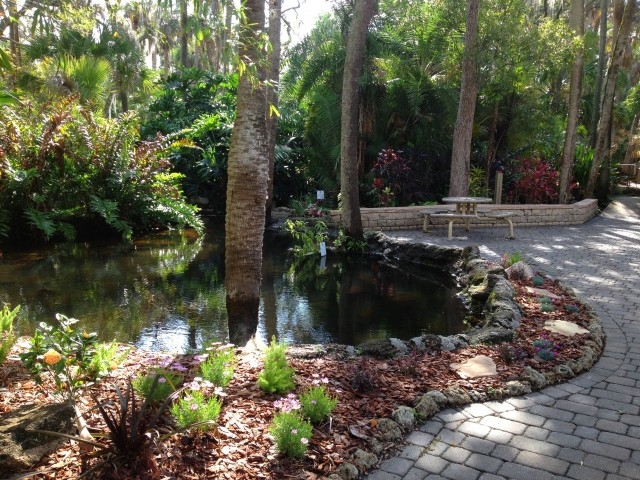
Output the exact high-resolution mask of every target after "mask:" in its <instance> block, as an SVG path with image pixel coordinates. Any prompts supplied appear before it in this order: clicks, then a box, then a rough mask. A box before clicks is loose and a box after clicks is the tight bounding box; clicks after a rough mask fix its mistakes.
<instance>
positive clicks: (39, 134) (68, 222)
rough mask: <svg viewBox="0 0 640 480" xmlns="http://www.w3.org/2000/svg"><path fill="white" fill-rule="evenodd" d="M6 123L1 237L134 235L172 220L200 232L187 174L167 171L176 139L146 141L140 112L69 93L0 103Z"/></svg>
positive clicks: (0, 140) (0, 156)
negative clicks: (105, 108) (13, 105)
mask: <svg viewBox="0 0 640 480" xmlns="http://www.w3.org/2000/svg"><path fill="white" fill-rule="evenodd" d="M36 108H38V109H39V111H38V110H36ZM36 112H38V113H36ZM0 125H1V127H0V165H1V167H2V176H0V236H1V237H5V238H6V237H8V236H9V235H11V238H12V240H17V239H22V240H34V239H35V240H40V239H51V238H54V237H61V238H65V239H73V238H75V237H76V233H77V231H78V230H79V229H80V230H81V231H82V232H87V231H88V232H91V231H92V230H94V233H98V232H103V233H105V232H107V233H108V232H110V231H111V232H117V233H119V234H120V235H121V236H122V237H123V238H125V239H129V238H131V237H132V235H133V234H134V233H140V232H144V231H149V230H151V229H154V228H158V227H165V226H167V225H178V226H191V227H193V228H195V229H197V230H200V231H201V230H202V228H203V224H202V221H201V219H200V218H199V217H198V215H197V210H196V208H194V207H193V206H191V205H189V204H187V203H186V201H185V199H184V197H183V196H182V193H181V190H180V180H181V175H180V174H177V173H172V172H171V171H170V169H169V167H170V164H169V162H168V159H167V158H168V154H169V152H170V149H171V141H170V139H169V138H168V137H163V136H157V137H156V138H154V139H153V140H148V141H141V140H140V137H139V125H138V119H137V116H136V115H135V114H134V113H127V114H124V115H121V116H120V117H118V118H117V119H104V118H100V117H99V116H96V115H94V114H93V113H92V112H91V111H90V110H87V109H85V108H84V107H83V106H82V105H80V103H79V102H78V99H77V98H76V97H69V98H65V99H62V100H59V101H56V102H53V103H50V104H44V105H40V106H36V105H33V104H31V103H29V102H24V103H23V104H22V105H21V108H20V109H10V108H7V107H5V108H2V109H0Z"/></svg>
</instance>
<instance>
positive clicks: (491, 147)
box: [484, 102, 500, 186]
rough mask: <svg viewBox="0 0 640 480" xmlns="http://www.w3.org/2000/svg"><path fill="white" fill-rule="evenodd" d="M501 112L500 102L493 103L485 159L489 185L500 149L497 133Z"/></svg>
mask: <svg viewBox="0 0 640 480" xmlns="http://www.w3.org/2000/svg"><path fill="white" fill-rule="evenodd" d="M499 113H500V103H499V102H496V103H495V104H494V105H493V112H492V114H491V126H490V127H489V139H488V141H487V143H488V145H487V157H486V158H485V161H484V169H485V172H486V182H487V186H488V185H489V180H490V177H491V164H492V163H493V160H494V159H495V157H496V152H497V151H498V144H497V142H496V133H497V130H498V119H499Z"/></svg>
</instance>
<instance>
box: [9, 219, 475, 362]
mask: <svg viewBox="0 0 640 480" xmlns="http://www.w3.org/2000/svg"><path fill="white" fill-rule="evenodd" d="M456 293H457V289H456V285H455V281H454V279H453V278H452V277H451V275H449V274H447V273H444V272H441V271H438V270H433V271H432V270H428V269H426V270H425V269H420V270H419V271H417V272H413V273H410V272H408V271H405V269H404V268H403V270H402V271H401V270H399V269H397V268H393V267H390V266H388V265H385V264H384V263H381V262H380V261H378V260H376V259H373V258H370V257H360V258H356V259H354V258H349V259H347V258H344V257H342V256H338V255H332V254H331V253H330V254H329V255H328V256H327V257H326V258H325V259H321V258H319V256H318V257H313V258H306V259H305V260H304V261H300V260H295V259H294V257H293V256H292V255H291V254H290V253H289V252H288V251H287V245H286V244H285V243H284V242H283V240H282V239H281V238H280V239H278V238H275V237H273V238H272V237H269V236H268V237H267V238H266V239H265V253H264V264H263V282H262V291H261V301H260V319H259V325H258V331H257V335H258V337H259V338H260V339H261V340H263V341H265V342H266V341H267V339H270V338H271V337H272V336H274V335H275V336H276V338H277V339H278V340H279V341H282V342H286V343H288V344H300V343H314V344H322V343H342V344H348V345H357V344H360V343H362V342H365V341H369V340H373V339H378V338H386V337H396V338H401V339H405V340H406V339H409V338H411V337H414V336H417V335H419V334H421V333H435V334H443V335H448V334H452V333H458V332H460V331H462V330H463V329H464V324H463V319H464V316H465V314H466V310H465V309H464V306H463V304H462V302H461V301H460V300H459V299H458V297H457V296H456ZM0 302H4V303H8V304H9V305H10V306H12V307H14V306H15V305H18V304H20V305H21V312H20V315H19V318H18V321H17V325H16V328H17V332H18V334H20V335H29V334H31V333H33V331H34V329H35V327H36V325H37V324H38V323H39V322H42V321H45V322H47V323H54V322H55V314H56V313H61V314H64V315H66V316H68V317H73V318H77V319H79V320H80V322H81V323H80V325H81V326H82V328H84V329H86V330H88V331H95V332H97V333H98V335H99V337H100V338H101V339H102V340H103V341H110V340H112V339H116V340H118V341H121V342H131V343H133V344H135V345H137V346H138V347H142V348H146V349H150V350H161V351H171V352H189V351H196V350H199V349H201V348H202V346H203V345H206V344H208V343H209V342H211V341H214V340H215V341H225V340H226V339H227V338H228V329H227V319H226V309H225V291H224V238H223V235H222V234H221V233H220V232H216V231H209V232H208V233H207V234H206V235H205V236H204V237H201V238H193V237H190V236H183V235H180V234H178V233H165V234H159V235H153V236H148V237H145V238H143V239H139V240H137V241H135V242H134V243H133V244H116V245H113V244H111V245H96V244H94V243H71V244H59V245H55V246H52V247H50V248H46V249H41V250H36V251H28V252H5V254H4V257H3V258H0ZM0 305H1V304H0Z"/></svg>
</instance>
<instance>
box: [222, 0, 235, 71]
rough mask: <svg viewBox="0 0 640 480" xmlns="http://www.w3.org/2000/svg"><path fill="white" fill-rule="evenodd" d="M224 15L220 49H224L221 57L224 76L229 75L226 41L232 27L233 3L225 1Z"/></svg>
mask: <svg viewBox="0 0 640 480" xmlns="http://www.w3.org/2000/svg"><path fill="white" fill-rule="evenodd" d="M225 8H226V14H225V20H224V26H225V28H224V29H223V34H222V48H223V49H225V54H224V55H223V56H222V58H223V60H222V61H223V64H222V73H224V74H225V75H226V74H227V73H229V59H228V57H229V55H228V53H227V50H228V48H229V47H228V45H227V44H228V41H227V40H228V39H229V34H228V32H230V31H231V26H232V22H233V2H230V1H227V4H226V7H225Z"/></svg>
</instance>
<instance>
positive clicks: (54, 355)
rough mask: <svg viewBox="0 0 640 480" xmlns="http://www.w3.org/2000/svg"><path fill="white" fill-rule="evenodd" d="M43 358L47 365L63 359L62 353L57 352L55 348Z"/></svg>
mask: <svg viewBox="0 0 640 480" xmlns="http://www.w3.org/2000/svg"><path fill="white" fill-rule="evenodd" d="M42 358H43V359H44V363H46V364H47V365H55V364H56V363H58V362H59V361H60V360H61V359H62V355H60V354H59V353H58V352H56V351H55V350H54V349H53V348H50V349H49V350H47V352H46V353H45V354H44V355H43V356H42Z"/></svg>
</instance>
